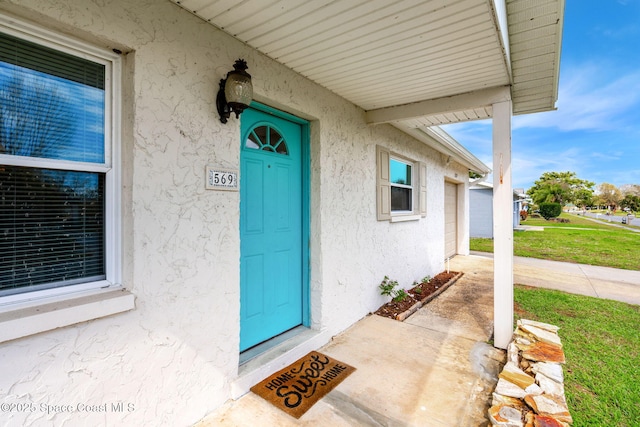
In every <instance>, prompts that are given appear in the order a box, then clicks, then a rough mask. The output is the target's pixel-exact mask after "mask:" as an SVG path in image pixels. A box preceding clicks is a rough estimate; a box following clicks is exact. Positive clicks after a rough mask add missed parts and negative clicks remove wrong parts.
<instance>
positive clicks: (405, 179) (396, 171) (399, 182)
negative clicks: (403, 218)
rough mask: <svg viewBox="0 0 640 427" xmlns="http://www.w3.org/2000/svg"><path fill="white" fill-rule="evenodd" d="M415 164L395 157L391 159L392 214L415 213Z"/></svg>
mask: <svg viewBox="0 0 640 427" xmlns="http://www.w3.org/2000/svg"><path fill="white" fill-rule="evenodd" d="M413 169H414V168H413V162H409V161H407V160H401V159H398V158H395V157H393V156H392V157H391V158H390V159H389V185H390V186H391V213H392V214H394V213H412V212H413V194H414V192H413V183H414V181H415V180H414V179H413Z"/></svg>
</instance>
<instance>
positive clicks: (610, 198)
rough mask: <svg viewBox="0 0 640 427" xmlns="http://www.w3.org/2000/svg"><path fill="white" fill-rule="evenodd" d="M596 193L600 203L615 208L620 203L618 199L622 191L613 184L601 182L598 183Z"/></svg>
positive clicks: (620, 197) (620, 198)
mask: <svg viewBox="0 0 640 427" xmlns="http://www.w3.org/2000/svg"><path fill="white" fill-rule="evenodd" d="M596 194H597V195H598V198H599V199H600V201H601V202H602V204H603V205H605V206H607V207H609V208H611V209H615V208H616V207H617V206H618V204H619V203H620V200H622V193H621V192H620V190H619V189H618V187H616V186H615V185H613V184H609V183H608V182H603V183H602V184H600V185H598V189H597V190H596Z"/></svg>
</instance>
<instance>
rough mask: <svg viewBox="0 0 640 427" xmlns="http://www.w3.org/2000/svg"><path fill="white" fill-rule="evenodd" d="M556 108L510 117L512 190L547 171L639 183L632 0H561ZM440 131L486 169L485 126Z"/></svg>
mask: <svg viewBox="0 0 640 427" xmlns="http://www.w3.org/2000/svg"><path fill="white" fill-rule="evenodd" d="M556 106H557V108H558V109H557V110H556V111H550V112H545V113H537V114H530V115H524V116H515V117H514V118H513V121H512V132H513V133H512V144H513V148H512V160H513V166H512V178H513V187H514V188H524V189H525V190H526V189H528V188H529V187H531V186H532V185H533V182H534V181H535V180H537V179H538V178H539V177H540V176H541V175H542V173H544V172H551V171H555V172H563V171H571V172H575V173H576V174H577V176H578V178H581V179H586V180H589V181H593V182H595V184H596V186H597V185H598V184H601V183H604V182H607V183H610V184H614V185H616V186H618V187H620V186H621V185H624V184H640V0H566V6H565V16H564V30H563V38H562V54H561V60H560V86H559V91H558V102H557V103H556ZM443 129H444V130H445V131H446V132H448V133H449V134H450V135H451V136H453V137H454V138H455V139H456V140H458V141H459V142H460V143H461V144H463V145H464V146H465V147H467V149H469V150H470V151H471V152H472V153H473V154H474V155H476V157H478V158H479V159H480V160H482V161H483V162H484V163H486V164H487V165H489V166H490V167H492V152H491V150H492V148H491V146H492V141H491V121H486V120H485V121H478V122H466V123H460V124H456V125H448V126H443ZM489 180H491V178H489Z"/></svg>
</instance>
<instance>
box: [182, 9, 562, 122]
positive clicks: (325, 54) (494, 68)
mask: <svg viewBox="0 0 640 427" xmlns="http://www.w3.org/2000/svg"><path fill="white" fill-rule="evenodd" d="M170 1H173V2H174V3H176V4H178V5H180V6H181V7H183V8H184V9H186V10H188V11H190V12H191V13H194V14H195V15H197V16H199V17H200V18H202V19H204V20H205V21H207V22H209V23H211V24H213V25H214V26H216V27H218V28H220V29H222V30H223V31H225V32H227V33H229V34H231V35H232V36H233V37H235V38H237V39H239V40H241V41H243V42H245V43H247V44H248V45H249V46H251V47H253V48H255V49H257V50H258V51H260V52H262V53H264V54H266V55H267V56H269V57H271V58H273V59H274V60H276V61H278V62H280V63H282V64H284V65H285V66H287V67H289V68H291V69H293V70H295V71H296V72H298V73H300V74H302V75H304V76H306V77H308V78H309V79H311V80H313V81H315V82H317V83H318V84H320V85H322V86H324V87H326V88H328V89H329V90H331V91H333V92H335V93H336V94H338V95H340V96H342V97H344V98H346V99H347V100H349V101H351V102H353V103H354V104H356V105H358V106H360V107H361V108H363V109H364V110H366V111H367V117H368V121H369V122H370V123H381V122H391V123H393V124H395V125H396V126H398V127H400V128H405V129H407V128H420V127H425V126H432V125H438V124H446V123H454V122H460V121H467V120H477V119H485V118H489V117H491V116H492V111H491V104H492V103H493V102H496V96H497V97H498V98H504V97H507V98H509V97H511V99H512V100H513V111H514V113H515V114H526V113H532V112H538V111H547V110H551V109H554V108H555V102H556V100H557V87H558V73H559V58H560V44H561V43H560V42H561V36H562V22H563V10H564V0H537V1H535V2H530V1H526V0H507V1H506V3H505V1H504V0H396V1H389V0H314V1H308V0H244V1H240V0H236V1H230V0H170ZM505 29H506V31H505Z"/></svg>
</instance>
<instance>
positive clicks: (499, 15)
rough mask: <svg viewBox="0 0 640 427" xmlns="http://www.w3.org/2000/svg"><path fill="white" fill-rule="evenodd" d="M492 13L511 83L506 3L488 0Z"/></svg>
mask: <svg viewBox="0 0 640 427" xmlns="http://www.w3.org/2000/svg"><path fill="white" fill-rule="evenodd" d="M489 2H490V3H491V10H492V11H493V16H494V21H495V25H496V30H497V32H498V34H499V35H500V43H501V46H502V52H503V54H504V61H505V66H506V67H507V72H508V73H509V81H511V82H513V72H512V71H511V45H510V42H509V23H508V21H507V2H506V1H505V0H489Z"/></svg>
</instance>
